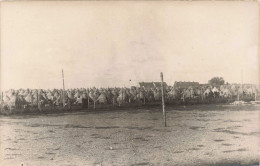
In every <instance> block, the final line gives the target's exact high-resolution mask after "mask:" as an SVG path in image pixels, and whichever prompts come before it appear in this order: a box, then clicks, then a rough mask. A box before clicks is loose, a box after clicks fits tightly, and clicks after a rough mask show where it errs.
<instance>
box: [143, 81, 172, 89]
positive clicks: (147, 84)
mask: <svg viewBox="0 0 260 166" xmlns="http://www.w3.org/2000/svg"><path fill="white" fill-rule="evenodd" d="M139 86H140V87H143V88H161V82H139ZM163 86H164V87H167V83H166V82H163Z"/></svg>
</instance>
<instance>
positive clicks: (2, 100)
mask: <svg viewBox="0 0 260 166" xmlns="http://www.w3.org/2000/svg"><path fill="white" fill-rule="evenodd" d="M3 108H4V93H3V92H2V96H1V110H3Z"/></svg>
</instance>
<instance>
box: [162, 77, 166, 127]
mask: <svg viewBox="0 0 260 166" xmlns="http://www.w3.org/2000/svg"><path fill="white" fill-rule="evenodd" d="M161 81H162V83H161V87H162V110H163V122H164V127H166V126H167V125H166V112H165V104H164V84H163V73H162V72H161Z"/></svg>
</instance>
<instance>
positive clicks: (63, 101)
mask: <svg viewBox="0 0 260 166" xmlns="http://www.w3.org/2000/svg"><path fill="white" fill-rule="evenodd" d="M62 81H63V91H62V103H63V108H64V107H65V98H64V93H65V85H64V73H63V69H62Z"/></svg>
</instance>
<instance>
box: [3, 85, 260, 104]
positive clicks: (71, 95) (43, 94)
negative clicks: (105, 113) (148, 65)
mask: <svg viewBox="0 0 260 166" xmlns="http://www.w3.org/2000/svg"><path fill="white" fill-rule="evenodd" d="M259 92H260V89H259V86H238V85H222V86H220V87H211V86H201V87H192V86H190V87H188V88H185V89H180V88H174V87H172V86H166V87H165V98H166V100H167V101H171V100H184V99H195V98H199V99H201V100H205V99H207V98H219V97H221V98H234V97H239V96H249V97H256V96H258V95H259ZM161 96H162V90H161V88H158V87H157V88H145V87H131V88H95V87H93V88H87V89H86V88H80V89H67V90H65V91H63V90H61V89H52V90H44V89H19V90H13V89H10V90H8V91H5V92H3V93H2V95H1V105H2V106H3V105H4V106H8V107H9V108H13V107H17V106H23V105H32V106H33V105H38V104H39V103H40V105H61V104H63V102H65V103H70V104H81V103H82V101H83V100H84V99H87V100H89V101H90V102H93V103H99V104H109V103H111V104H119V105H120V104H123V103H134V102H153V101H159V100H161Z"/></svg>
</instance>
